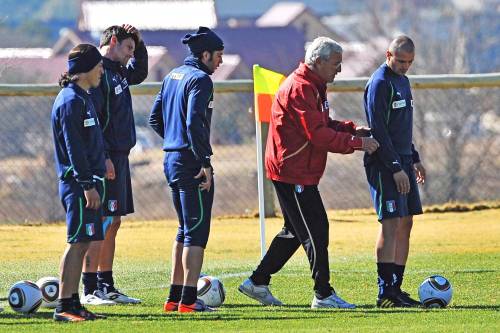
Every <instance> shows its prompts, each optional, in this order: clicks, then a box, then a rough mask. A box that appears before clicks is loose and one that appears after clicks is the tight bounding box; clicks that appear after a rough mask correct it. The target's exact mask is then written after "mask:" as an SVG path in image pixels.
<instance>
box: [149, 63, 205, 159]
mask: <svg viewBox="0 0 500 333" xmlns="http://www.w3.org/2000/svg"><path fill="white" fill-rule="evenodd" d="M209 73H210V71H209V69H208V68H207V67H206V66H205V65H204V64H203V63H202V62H201V61H199V60H198V59H196V58H195V57H193V56H189V57H187V58H186V59H185V60H184V65H183V66H180V67H177V68H175V69H173V70H172V71H171V72H170V73H169V74H167V76H165V79H163V84H162V86H161V89H160V92H159V93H158V95H157V96H156V99H155V101H154V104H153V107H152V109H151V115H150V116H149V124H150V125H151V127H152V128H153V130H154V131H155V132H156V133H158V135H160V136H161V137H162V138H163V150H164V151H181V150H191V151H192V152H193V153H194V155H195V157H196V159H197V160H198V161H200V163H201V164H202V166H203V167H208V166H210V156H211V155H212V147H211V146H210V122H211V119H212V110H213V83H212V79H211V78H210V76H209Z"/></svg>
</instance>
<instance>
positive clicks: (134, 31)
mask: <svg viewBox="0 0 500 333" xmlns="http://www.w3.org/2000/svg"><path fill="white" fill-rule="evenodd" d="M122 28H123V29H125V31H127V32H128V33H129V34H134V35H136V36H137V40H138V41H141V34H140V33H139V30H137V28H136V27H134V26H133V25H130V24H122Z"/></svg>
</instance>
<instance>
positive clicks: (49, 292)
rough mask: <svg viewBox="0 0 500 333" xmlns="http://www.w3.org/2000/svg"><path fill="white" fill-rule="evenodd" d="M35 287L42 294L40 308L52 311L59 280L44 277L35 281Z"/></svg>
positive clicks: (55, 301) (57, 292) (57, 294)
mask: <svg viewBox="0 0 500 333" xmlns="http://www.w3.org/2000/svg"><path fill="white" fill-rule="evenodd" d="M36 285H37V286H38V288H40V291H41V292H42V308H49V309H54V308H55V307H56V306H57V298H58V297H59V279H58V278H56V277H53V276H46V277H43V278H41V279H40V280H38V281H36Z"/></svg>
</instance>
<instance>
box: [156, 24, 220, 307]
mask: <svg viewBox="0 0 500 333" xmlns="http://www.w3.org/2000/svg"><path fill="white" fill-rule="evenodd" d="M182 42H183V43H184V44H187V45H188V47H189V49H190V51H191V55H190V56H188V57H187V58H186V59H185V60H184V65H182V66H180V67H178V68H175V69H173V70H172V71H171V72H170V73H169V74H168V75H167V76H166V77H165V79H164V80H163V84H162V87H161V90H160V92H159V93H158V96H157V97H156V100H155V102H154V104H153V107H152V110H151V115H150V119H149V124H150V125H151V127H152V128H153V129H154V131H155V132H156V133H158V135H160V136H161V137H162V138H163V150H164V151H165V159H164V172H165V176H166V178H167V182H168V184H169V186H170V188H171V190H172V199H173V203H174V207H175V210H176V211H177V215H178V218H179V230H178V233H177V237H176V240H175V242H174V245H173V255H172V276H171V287H170V294H169V296H168V299H167V301H166V302H165V304H164V307H163V309H164V311H165V312H171V311H179V312H202V311H210V308H208V307H207V306H205V304H204V303H203V302H202V301H201V300H197V290H196V285H197V282H198V278H199V275H200V270H201V266H202V264H203V253H204V249H205V247H206V244H207V241H208V235H209V231H210V217H211V211H212V203H213V198H214V184H213V178H212V166H211V163H210V156H211V155H212V148H211V146H210V122H211V118H212V110H213V83H212V79H211V78H210V76H209V75H211V74H212V73H213V72H214V71H215V69H217V67H218V66H219V65H220V64H221V63H222V54H223V49H224V44H223V42H222V40H221V39H220V38H219V37H218V36H217V35H216V34H215V33H214V32H213V31H211V30H210V29H208V28H205V27H200V29H198V31H197V32H196V33H193V34H187V35H186V36H185V37H184V39H183V40H182ZM183 259H184V260H183Z"/></svg>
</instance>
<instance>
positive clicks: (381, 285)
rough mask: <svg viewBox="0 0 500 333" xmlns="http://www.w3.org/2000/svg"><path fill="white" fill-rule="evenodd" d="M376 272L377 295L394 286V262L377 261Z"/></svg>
mask: <svg viewBox="0 0 500 333" xmlns="http://www.w3.org/2000/svg"><path fill="white" fill-rule="evenodd" d="M377 273H378V295H379V297H380V296H381V295H382V294H385V293H386V292H387V291H388V290H390V289H392V288H393V286H394V263H392V262H379V263H377Z"/></svg>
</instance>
